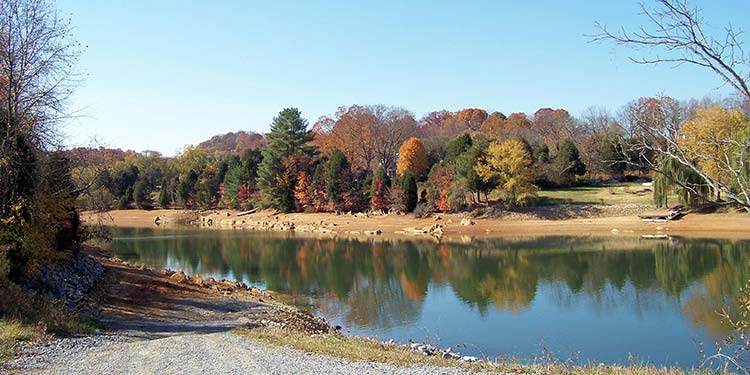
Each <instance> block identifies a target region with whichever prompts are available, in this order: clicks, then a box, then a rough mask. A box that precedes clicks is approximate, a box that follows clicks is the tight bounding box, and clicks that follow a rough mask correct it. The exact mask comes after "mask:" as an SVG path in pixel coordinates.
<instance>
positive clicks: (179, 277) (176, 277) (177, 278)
mask: <svg viewBox="0 0 750 375" xmlns="http://www.w3.org/2000/svg"><path fill="white" fill-rule="evenodd" d="M169 279H170V280H172V281H174V282H177V283H180V284H184V283H186V282H188V281H190V279H188V276H187V275H185V273H184V272H182V271H181V270H180V271H178V272H175V273H174V274H172V276H169Z"/></svg>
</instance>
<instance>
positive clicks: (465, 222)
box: [461, 218, 474, 226]
mask: <svg viewBox="0 0 750 375" xmlns="http://www.w3.org/2000/svg"><path fill="white" fill-rule="evenodd" d="M461 225H463V226H469V225H474V220H471V219H467V218H463V219H461Z"/></svg>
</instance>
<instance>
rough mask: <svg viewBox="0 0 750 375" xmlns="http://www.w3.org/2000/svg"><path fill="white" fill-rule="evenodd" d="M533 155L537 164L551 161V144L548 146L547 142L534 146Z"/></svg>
mask: <svg viewBox="0 0 750 375" xmlns="http://www.w3.org/2000/svg"><path fill="white" fill-rule="evenodd" d="M531 155H532V159H534V162H535V163H537V164H541V163H547V162H549V146H547V144H546V143H542V144H540V145H537V146H536V147H534V149H533V152H531Z"/></svg>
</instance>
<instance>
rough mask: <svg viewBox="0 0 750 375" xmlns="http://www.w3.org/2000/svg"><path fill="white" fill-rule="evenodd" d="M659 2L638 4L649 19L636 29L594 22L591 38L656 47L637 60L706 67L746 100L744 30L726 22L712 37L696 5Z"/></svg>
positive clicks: (682, 0)
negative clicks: (614, 28)
mask: <svg viewBox="0 0 750 375" xmlns="http://www.w3.org/2000/svg"><path fill="white" fill-rule="evenodd" d="M658 4H659V5H660V7H659V8H657V9H649V8H648V7H646V6H645V5H644V4H641V11H642V14H643V15H644V16H645V17H646V18H647V19H648V21H649V24H648V25H647V26H641V27H640V28H638V29H637V30H636V31H627V30H626V29H625V28H620V29H619V30H618V31H617V32H612V31H610V30H609V29H608V28H607V26H606V25H603V24H601V23H598V22H597V23H596V26H597V28H598V29H599V33H597V34H595V35H593V36H592V38H593V40H595V41H601V40H604V41H613V42H615V43H617V44H622V45H627V46H631V47H636V48H638V47H647V48H649V49H653V50H656V51H657V54H656V55H655V56H653V57H645V56H642V57H636V58H633V57H631V60H632V61H633V62H636V63H639V64H660V63H677V64H684V63H686V64H692V65H697V66H701V67H704V68H708V69H710V70H711V71H713V72H714V73H716V74H718V75H719V76H720V77H721V78H722V79H723V80H724V82H726V83H727V84H729V85H731V86H732V87H734V88H735V89H736V90H737V92H739V94H740V95H742V97H743V98H744V99H745V100H750V89H749V88H748V84H747V82H748V80H750V69H749V68H750V65H749V60H748V56H747V54H746V53H745V51H744V50H743V48H742V45H743V41H742V39H741V37H742V35H743V34H744V31H743V30H738V29H735V28H734V27H733V26H732V25H731V24H729V25H727V26H726V27H725V29H724V34H723V35H720V36H716V37H715V36H712V35H710V34H708V33H706V32H705V30H704V25H705V24H704V21H703V19H702V18H701V17H700V13H699V9H698V8H697V7H691V6H690V5H689V4H688V2H687V0H658ZM658 51H661V53H662V54H659V52H658Z"/></svg>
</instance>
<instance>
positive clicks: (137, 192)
mask: <svg viewBox="0 0 750 375" xmlns="http://www.w3.org/2000/svg"><path fill="white" fill-rule="evenodd" d="M133 202H135V205H136V206H137V207H138V208H140V209H149V208H152V206H153V205H152V202H151V190H150V189H149V188H148V186H147V184H146V182H145V181H144V180H141V179H139V180H138V181H136V183H135V185H133Z"/></svg>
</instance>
